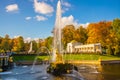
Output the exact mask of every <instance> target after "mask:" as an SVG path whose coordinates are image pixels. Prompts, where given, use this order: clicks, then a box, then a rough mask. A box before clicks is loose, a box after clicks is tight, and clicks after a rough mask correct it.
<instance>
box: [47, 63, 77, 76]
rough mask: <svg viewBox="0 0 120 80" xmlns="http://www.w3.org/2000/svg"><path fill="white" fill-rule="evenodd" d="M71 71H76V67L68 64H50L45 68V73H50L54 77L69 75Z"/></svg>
mask: <svg viewBox="0 0 120 80" xmlns="http://www.w3.org/2000/svg"><path fill="white" fill-rule="evenodd" d="M72 70H75V71H78V69H77V67H76V66H74V65H72V64H70V63H50V65H49V66H48V67H47V73H50V74H52V75H54V76H61V75H63V74H71V73H72Z"/></svg>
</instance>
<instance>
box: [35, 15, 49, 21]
mask: <svg viewBox="0 0 120 80" xmlns="http://www.w3.org/2000/svg"><path fill="white" fill-rule="evenodd" d="M35 19H37V21H45V20H47V18H46V17H44V16H39V15H37V16H35Z"/></svg>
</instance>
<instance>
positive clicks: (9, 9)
mask: <svg viewBox="0 0 120 80" xmlns="http://www.w3.org/2000/svg"><path fill="white" fill-rule="evenodd" d="M5 9H6V12H15V11H18V10H19V8H18V5H17V4H11V5H8V6H6V8H5Z"/></svg>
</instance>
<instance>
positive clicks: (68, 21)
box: [62, 15, 89, 28]
mask: <svg viewBox="0 0 120 80" xmlns="http://www.w3.org/2000/svg"><path fill="white" fill-rule="evenodd" d="M71 24H72V25H74V26H75V27H76V28H77V27H79V26H83V27H85V28H86V27H87V26H88V25H89V23H85V24H83V23H78V22H77V20H75V19H74V17H73V16H72V15H70V16H68V17H62V27H65V26H66V25H71Z"/></svg>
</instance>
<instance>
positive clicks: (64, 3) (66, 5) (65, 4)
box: [62, 2, 71, 7]
mask: <svg viewBox="0 0 120 80" xmlns="http://www.w3.org/2000/svg"><path fill="white" fill-rule="evenodd" d="M62 5H64V6H65V7H71V4H70V3H68V2H63V3H62Z"/></svg>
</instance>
